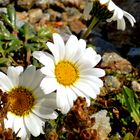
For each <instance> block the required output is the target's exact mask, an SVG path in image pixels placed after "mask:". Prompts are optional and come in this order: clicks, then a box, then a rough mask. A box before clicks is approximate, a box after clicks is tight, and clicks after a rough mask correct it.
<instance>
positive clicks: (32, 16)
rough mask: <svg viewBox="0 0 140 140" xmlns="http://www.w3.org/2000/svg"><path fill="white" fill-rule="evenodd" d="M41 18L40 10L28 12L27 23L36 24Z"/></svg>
mask: <svg viewBox="0 0 140 140" xmlns="http://www.w3.org/2000/svg"><path fill="white" fill-rule="evenodd" d="M42 16H43V13H42V10H41V9H31V10H29V22H30V23H36V22H38V21H39V20H40V19H41V18H42Z"/></svg>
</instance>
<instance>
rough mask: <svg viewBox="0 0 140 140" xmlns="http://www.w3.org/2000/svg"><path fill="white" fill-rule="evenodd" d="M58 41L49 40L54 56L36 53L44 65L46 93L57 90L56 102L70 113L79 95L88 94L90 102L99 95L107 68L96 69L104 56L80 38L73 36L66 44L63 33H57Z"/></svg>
mask: <svg viewBox="0 0 140 140" xmlns="http://www.w3.org/2000/svg"><path fill="white" fill-rule="evenodd" d="M53 41H54V44H53V43H51V42H48V43H47V46H48V47H49V49H50V51H51V52H52V55H50V54H48V53H45V52H41V51H35V52H34V53H33V56H34V57H35V58H36V59H37V60H39V61H40V62H41V63H42V64H43V65H44V67H42V68H41V71H42V73H43V74H45V75H46V77H45V78H44V79H43V80H42V83H41V87H42V88H43V89H44V90H45V92H46V94H47V93H50V92H52V91H55V90H56V100H57V101H56V102H57V106H58V107H59V108H60V110H61V111H62V113H64V114H65V113H67V112H68V111H69V109H70V108H71V107H72V106H73V101H74V100H76V98H77V97H78V96H82V97H86V100H87V102H88V105H89V104H90V97H91V98H96V96H97V94H99V93H100V88H101V87H102V86H103V82H102V80H101V79H99V77H102V76H104V75H105V71H104V70H102V69H100V68H94V67H95V66H96V65H97V64H98V63H99V61H100V60H101V56H100V55H99V54H96V52H95V51H94V50H93V49H92V48H86V42H85V41H84V40H83V39H80V40H78V39H77V37H76V36H74V35H71V36H70V38H69V39H68V41H67V42H66V44H65V43H64V41H63V39H62V38H61V36H60V35H59V34H56V33H54V34H53Z"/></svg>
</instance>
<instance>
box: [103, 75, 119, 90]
mask: <svg viewBox="0 0 140 140" xmlns="http://www.w3.org/2000/svg"><path fill="white" fill-rule="evenodd" d="M105 86H106V87H107V89H109V91H116V90H120V88H121V82H120V81H119V79H118V78H117V77H115V76H106V78H105Z"/></svg>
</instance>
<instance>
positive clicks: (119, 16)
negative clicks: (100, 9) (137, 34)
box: [99, 0, 136, 30]
mask: <svg viewBox="0 0 140 140" xmlns="http://www.w3.org/2000/svg"><path fill="white" fill-rule="evenodd" d="M99 2H100V4H102V5H103V4H105V5H107V8H108V10H109V11H111V12H113V15H112V17H111V18H109V19H107V22H111V21H117V29H120V30H125V28H126V23H125V20H124V17H126V18H127V19H128V20H129V22H130V23H131V26H132V27H133V26H134V23H135V22H136V20H135V18H134V17H133V16H132V15H131V14H129V13H128V12H126V11H124V10H122V9H121V8H119V7H118V6H117V5H116V4H114V3H113V1H112V0H99Z"/></svg>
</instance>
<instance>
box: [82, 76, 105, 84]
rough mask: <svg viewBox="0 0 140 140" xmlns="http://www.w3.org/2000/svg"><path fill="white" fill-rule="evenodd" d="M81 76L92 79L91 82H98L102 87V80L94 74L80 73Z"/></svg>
mask: <svg viewBox="0 0 140 140" xmlns="http://www.w3.org/2000/svg"><path fill="white" fill-rule="evenodd" d="M81 78H84V79H88V80H90V81H92V82H93V83H96V84H98V86H99V87H103V81H102V80H101V79H99V78H98V77H96V76H92V75H90V76H87V75H82V76H81Z"/></svg>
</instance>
